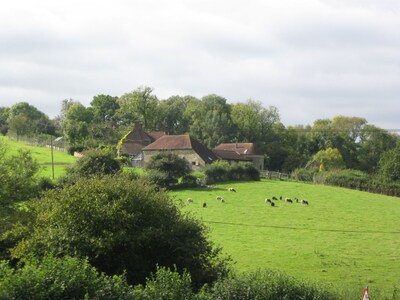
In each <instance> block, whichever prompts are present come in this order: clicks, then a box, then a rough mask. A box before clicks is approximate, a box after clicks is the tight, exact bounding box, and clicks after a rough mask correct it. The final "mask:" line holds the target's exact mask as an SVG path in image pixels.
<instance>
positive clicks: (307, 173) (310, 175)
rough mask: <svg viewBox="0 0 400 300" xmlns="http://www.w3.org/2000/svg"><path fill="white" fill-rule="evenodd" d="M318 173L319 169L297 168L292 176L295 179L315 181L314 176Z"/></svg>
mask: <svg viewBox="0 0 400 300" xmlns="http://www.w3.org/2000/svg"><path fill="white" fill-rule="evenodd" d="M317 173H318V169H300V168H299V169H295V170H294V171H293V172H292V173H291V174H290V177H291V178H293V179H294V180H299V181H306V182H313V180H314V176H315V175H316V174H317Z"/></svg>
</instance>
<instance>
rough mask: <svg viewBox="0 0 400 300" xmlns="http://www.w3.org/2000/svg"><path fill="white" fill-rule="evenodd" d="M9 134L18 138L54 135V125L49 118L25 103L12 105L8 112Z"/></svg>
mask: <svg viewBox="0 0 400 300" xmlns="http://www.w3.org/2000/svg"><path fill="white" fill-rule="evenodd" d="M7 122H8V125H9V132H10V133H11V134H14V135H16V136H17V137H19V136H32V135H35V134H41V133H43V134H54V130H55V125H54V123H53V122H51V121H50V119H49V117H48V116H46V115H45V114H44V113H43V112H41V111H39V110H38V109H37V108H36V107H34V106H32V105H30V104H29V103H27V102H19V103H16V104H14V105H13V106H12V107H11V108H10V110H9V112H8V119H7Z"/></svg>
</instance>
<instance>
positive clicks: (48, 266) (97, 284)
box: [0, 256, 140, 300]
mask: <svg viewBox="0 0 400 300" xmlns="http://www.w3.org/2000/svg"><path fill="white" fill-rule="evenodd" d="M139 294H140V290H137V291H135V289H134V288H133V287H131V286H129V285H128V283H127V282H126V280H125V278H124V277H123V276H112V277H109V276H106V275H104V274H103V273H99V272H98V271H97V270H96V269H95V268H94V267H92V266H91V265H90V264H89V262H88V261H87V259H78V258H72V257H64V258H62V259H61V258H55V257H52V256H46V257H44V258H43V259H42V260H41V261H26V262H25V264H24V265H23V267H20V268H17V269H13V268H11V267H9V266H8V264H7V262H6V261H1V262H0V299H21V300H22V299H32V300H36V299H37V300H41V299H138V298H139V297H137V296H138V295H139Z"/></svg>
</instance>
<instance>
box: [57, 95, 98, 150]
mask: <svg viewBox="0 0 400 300" xmlns="http://www.w3.org/2000/svg"><path fill="white" fill-rule="evenodd" d="M92 120H93V112H92V110H91V109H89V108H86V107H85V106H83V105H82V104H81V103H79V102H78V103H74V104H72V105H71V106H69V108H68V110H67V111H66V113H65V116H64V121H63V123H62V128H63V132H64V136H65V138H66V139H67V141H68V142H69V143H70V145H71V146H78V145H83V144H84V143H85V139H86V138H87V137H88V135H89V125H90V123H91V122H92Z"/></svg>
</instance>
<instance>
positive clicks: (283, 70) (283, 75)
mask: <svg viewBox="0 0 400 300" xmlns="http://www.w3.org/2000/svg"><path fill="white" fill-rule="evenodd" d="M397 2H398V1H394V0H393V1H390V0H383V1H372V0H369V1H355V0H352V1H348V0H346V1H345V0H320V1H318V0H301V1H295V0H281V1H272V0H268V1H263V0H250V1H246V2H244V1H239V0H234V1H214V0H213V1H211V0H206V1H200V0H186V1H184V0H170V1H160V0H148V1H145V0H141V1H139V0H134V1H128V0H117V1H112V2H111V1H92V0H89V1H88V0H86V1H66V0H59V1H50V0H38V1H28V0H15V1H12V2H11V1H9V3H6V4H3V7H2V10H1V11H0V40H1V41H2V46H1V47H0V68H1V70H2V72H1V74H0V106H11V105H12V104H14V103H16V102H18V101H28V102H30V103H31V104H33V105H35V106H37V107H38V108H39V109H41V110H42V111H44V112H46V113H47V114H49V115H51V116H54V115H56V114H58V113H59V105H60V102H61V100H62V99H65V98H74V99H76V100H79V101H81V102H83V103H84V104H86V105H88V104H89V103H90V101H91V99H92V97H93V96H95V95H97V94H101V93H106V94H111V95H117V96H120V95H122V94H123V93H126V92H129V91H131V90H133V89H135V88H136V87H138V86H140V85H149V86H152V87H153V88H155V93H156V94H157V95H158V96H159V98H166V97H169V96H171V95H174V94H180V95H185V94H191V95H194V96H197V97H201V96H204V95H206V94H209V93H217V94H220V95H221V96H223V97H225V98H227V99H228V101H230V102H237V101H244V100H246V99H249V98H252V99H255V100H260V101H263V102H264V104H265V105H266V106H268V105H275V106H277V107H278V109H279V111H280V113H281V116H282V121H283V122H284V124H285V125H293V124H310V123H312V122H313V121H314V120H315V119H318V118H324V117H332V116H335V115H338V114H342V115H352V116H353V115H354V116H360V117H364V118H366V119H367V120H368V121H369V122H370V123H372V124H375V125H377V126H380V127H383V128H398V127H400V124H398V117H397V116H396V113H395V112H398V111H400V106H399V104H397V103H399V102H400V101H399V99H398V98H399V96H398V95H400V93H399V92H400V91H399V90H400V88H399V84H398V82H399V80H400V51H399V50H400V34H399V31H398V28H400V12H399V11H400V9H399V8H400V4H398V3H397Z"/></svg>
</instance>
